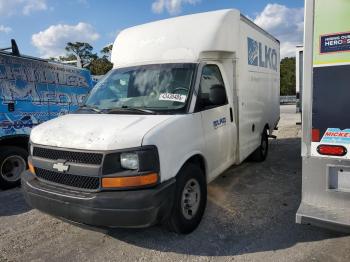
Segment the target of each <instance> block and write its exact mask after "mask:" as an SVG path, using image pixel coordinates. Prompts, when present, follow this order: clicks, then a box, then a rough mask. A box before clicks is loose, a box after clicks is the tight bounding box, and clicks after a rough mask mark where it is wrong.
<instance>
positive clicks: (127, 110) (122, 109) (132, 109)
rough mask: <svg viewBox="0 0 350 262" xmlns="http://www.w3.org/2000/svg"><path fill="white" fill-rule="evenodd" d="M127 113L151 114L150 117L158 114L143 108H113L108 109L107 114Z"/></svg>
mask: <svg viewBox="0 0 350 262" xmlns="http://www.w3.org/2000/svg"><path fill="white" fill-rule="evenodd" d="M120 112H122V113H125V112H139V113H143V114H149V115H155V114H156V112H155V111H152V110H149V109H143V108H137V107H126V106H123V107H120V108H111V109H108V111H107V113H108V114H117V113H120Z"/></svg>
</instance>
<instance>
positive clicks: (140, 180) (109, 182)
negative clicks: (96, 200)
mask: <svg viewBox="0 0 350 262" xmlns="http://www.w3.org/2000/svg"><path fill="white" fill-rule="evenodd" d="M157 182H158V174H157V173H151V174H148V175H144V176H128V177H104V178H102V187H103V188H126V187H140V186H149V185H155V184H156V183H157Z"/></svg>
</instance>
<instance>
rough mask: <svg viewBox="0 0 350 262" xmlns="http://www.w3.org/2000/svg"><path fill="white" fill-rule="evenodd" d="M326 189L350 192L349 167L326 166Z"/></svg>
mask: <svg viewBox="0 0 350 262" xmlns="http://www.w3.org/2000/svg"><path fill="white" fill-rule="evenodd" d="M327 176H328V190H330V191H338V192H350V167H347V166H328V172H327Z"/></svg>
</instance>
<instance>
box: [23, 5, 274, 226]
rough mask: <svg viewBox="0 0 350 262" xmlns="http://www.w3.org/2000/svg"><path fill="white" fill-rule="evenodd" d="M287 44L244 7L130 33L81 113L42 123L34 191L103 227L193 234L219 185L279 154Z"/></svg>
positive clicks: (56, 207)
mask: <svg viewBox="0 0 350 262" xmlns="http://www.w3.org/2000/svg"><path fill="white" fill-rule="evenodd" d="M279 50H280V45H279V41H278V40H276V39H275V38H274V37H273V36H271V35H270V34H268V33H267V32H265V31H264V30H262V29H261V28H260V27H258V26H257V25H255V24H254V23H253V22H252V21H250V20H249V19H247V18H246V17H244V16H243V15H241V14H240V12H239V11H238V10H220V11H214V12H208V13H201V14H194V15H188V16H182V17H176V18H171V19H166V20H161V21H157V22H153V23H148V24H144V25H140V26H136V27H132V28H128V29H126V30H124V31H122V32H121V33H120V34H119V35H118V37H117V39H116V41H115V43H114V45H113V51H112V62H113V64H114V68H113V69H112V70H111V71H110V72H109V73H108V74H107V75H106V76H104V77H103V78H102V79H101V80H100V81H99V82H98V83H97V84H96V86H95V87H94V88H93V89H92V91H91V93H90V94H89V96H88V98H87V99H86V102H85V105H84V106H83V107H82V108H81V109H80V110H79V111H78V112H77V113H78V114H71V115H66V116H62V117H59V118H57V119H55V120H51V121H48V122H46V123H44V124H42V125H39V126H37V127H36V128H34V129H33V131H32V134H31V136H30V140H31V148H32V152H31V155H30V157H29V166H30V169H29V170H28V171H26V172H25V175H23V176H22V181H23V192H24V196H25V199H26V201H27V202H28V203H29V205H31V206H32V207H34V208H37V209H39V210H41V211H44V212H46V213H49V214H52V215H54V216H57V217H63V218H65V219H68V220H71V221H75V222H78V223H83V224H88V225H93V226H107V227H147V226H150V225H153V224H155V223H164V224H166V225H167V227H168V228H169V229H170V230H172V231H175V232H177V233H190V232H192V231H193V230H194V229H195V228H196V227H197V226H198V224H199V223H200V221H201V218H202V216H203V213H204V210H205V207H206V199H207V183H209V182H211V181H212V180H214V179H215V178H216V177H218V176H219V175H220V174H221V173H222V172H224V171H225V170H226V169H228V168H229V167H230V166H231V165H238V164H240V163H241V162H242V161H244V160H245V159H246V158H247V157H249V156H251V158H252V159H254V160H256V161H264V160H265V159H266V157H267V155H268V148H269V147H268V137H269V136H271V135H272V132H273V130H274V129H275V128H276V126H277V124H278V121H279V113H280V111H279V93H280V91H279V90H280V88H279V84H280V52H279Z"/></svg>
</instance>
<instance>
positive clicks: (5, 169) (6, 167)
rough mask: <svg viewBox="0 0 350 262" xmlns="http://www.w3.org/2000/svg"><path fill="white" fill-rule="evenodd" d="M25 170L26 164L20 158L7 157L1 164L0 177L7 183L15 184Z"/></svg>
mask: <svg viewBox="0 0 350 262" xmlns="http://www.w3.org/2000/svg"><path fill="white" fill-rule="evenodd" d="M25 169H26V162H25V160H24V159H23V158H22V157H21V156H9V157H7V158H5V160H4V161H3V162H2V165H1V167H0V175H1V177H2V178H3V179H5V180H6V181H8V182H16V181H17V180H19V179H20V176H21V173H22V172H23V171H24V170H25Z"/></svg>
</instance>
